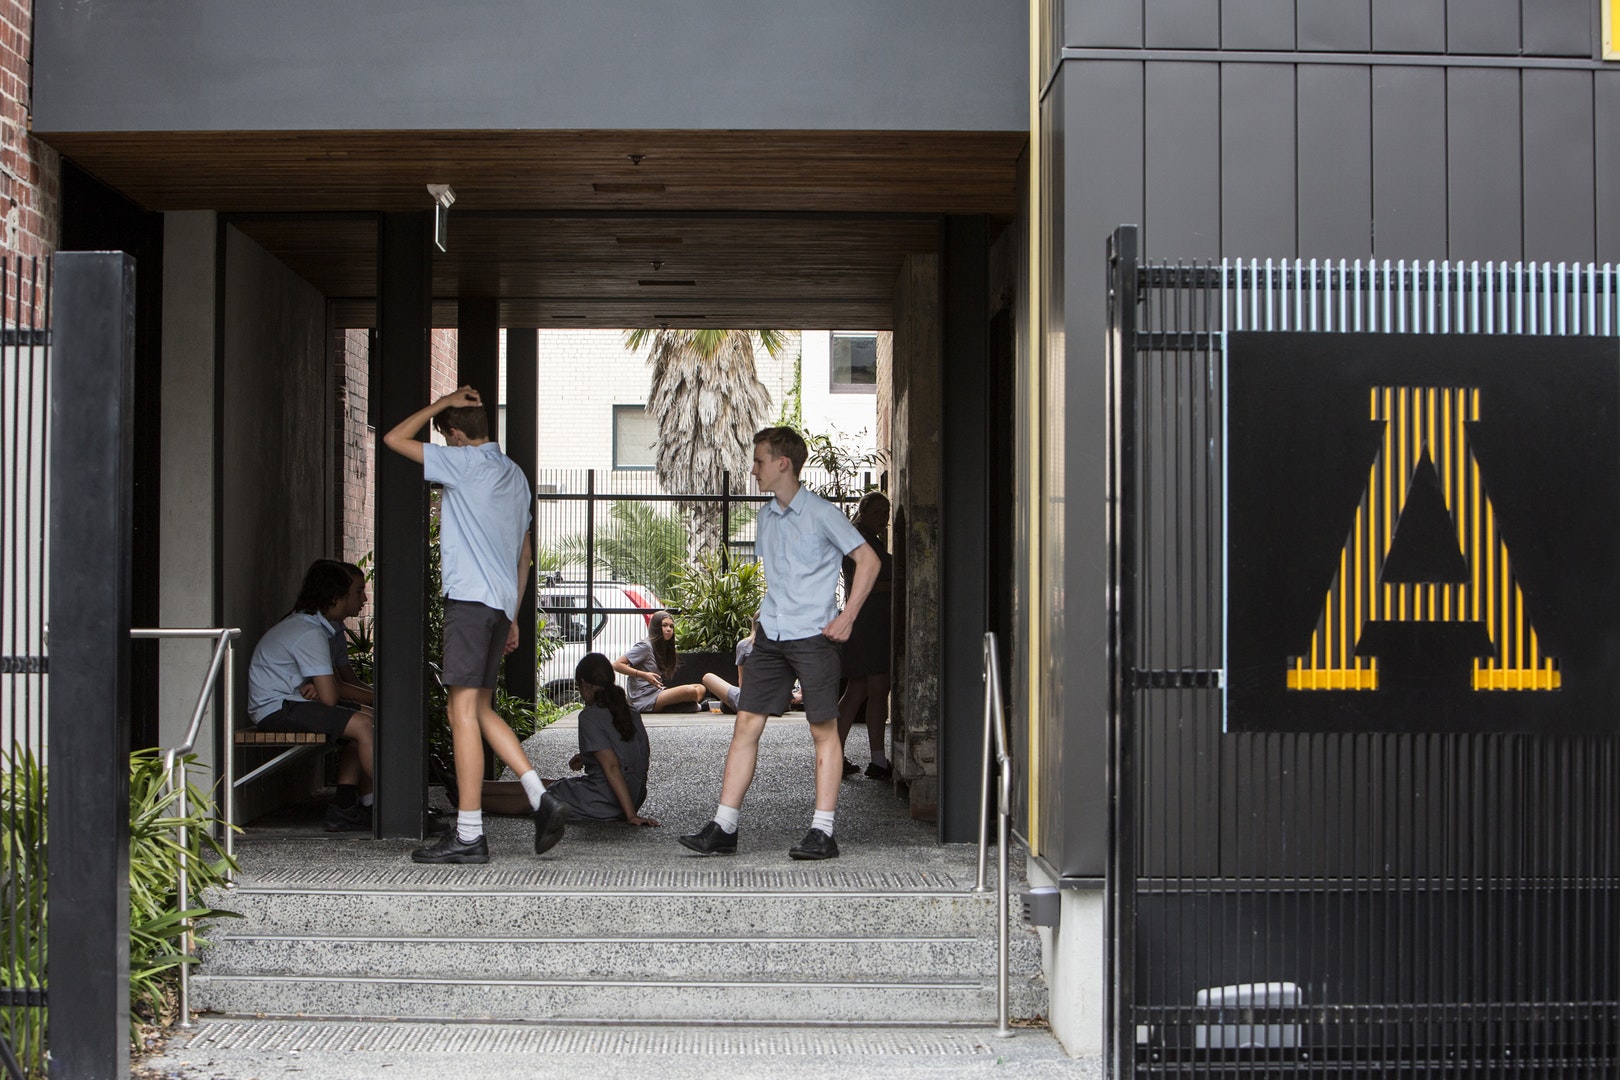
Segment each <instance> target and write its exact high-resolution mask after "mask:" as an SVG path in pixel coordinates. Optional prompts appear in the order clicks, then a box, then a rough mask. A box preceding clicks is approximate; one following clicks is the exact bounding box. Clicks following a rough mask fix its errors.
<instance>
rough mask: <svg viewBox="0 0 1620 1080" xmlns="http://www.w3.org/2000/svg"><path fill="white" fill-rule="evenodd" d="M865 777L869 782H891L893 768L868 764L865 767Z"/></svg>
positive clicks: (891, 766)
mask: <svg viewBox="0 0 1620 1080" xmlns="http://www.w3.org/2000/svg"><path fill="white" fill-rule="evenodd" d="M866 776H867V779H869V780H892V779H893V778H894V766H893V765H873V764H870V763H868V764H867V766H866Z"/></svg>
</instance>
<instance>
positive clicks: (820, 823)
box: [810, 810, 833, 836]
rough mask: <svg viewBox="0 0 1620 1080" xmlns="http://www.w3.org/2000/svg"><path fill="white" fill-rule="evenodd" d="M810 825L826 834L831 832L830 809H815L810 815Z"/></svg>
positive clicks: (831, 813) (831, 816)
mask: <svg viewBox="0 0 1620 1080" xmlns="http://www.w3.org/2000/svg"><path fill="white" fill-rule="evenodd" d="M810 827H811V828H812V829H820V830H821V831H822V832H824V833H826V834H827V835H828V836H831V835H832V834H833V831H832V830H833V812H832V811H831V810H817V811H816V812H815V813H814V814H812V815H811V817H810Z"/></svg>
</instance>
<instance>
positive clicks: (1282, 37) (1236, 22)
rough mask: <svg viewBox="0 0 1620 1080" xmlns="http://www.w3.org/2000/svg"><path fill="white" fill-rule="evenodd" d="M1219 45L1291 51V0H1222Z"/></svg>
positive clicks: (1292, 4)
mask: <svg viewBox="0 0 1620 1080" xmlns="http://www.w3.org/2000/svg"><path fill="white" fill-rule="evenodd" d="M1221 48H1223V49H1231V50H1241V49H1259V50H1266V51H1271V50H1281V51H1283V52H1288V51H1291V50H1292V49H1293V48H1294V0H1222V2H1221Z"/></svg>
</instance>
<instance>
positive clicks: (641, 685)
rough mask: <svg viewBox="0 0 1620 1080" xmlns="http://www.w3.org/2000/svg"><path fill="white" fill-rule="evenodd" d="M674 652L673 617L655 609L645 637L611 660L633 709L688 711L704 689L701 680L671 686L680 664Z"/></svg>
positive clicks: (678, 657) (647, 711)
mask: <svg viewBox="0 0 1620 1080" xmlns="http://www.w3.org/2000/svg"><path fill="white" fill-rule="evenodd" d="M680 660H681V658H680V654H679V653H677V652H676V651H675V617H674V616H673V615H671V614H670V613H669V612H667V611H655V612H653V615H652V618H650V619H648V620H647V637H646V640H644V641H638V642H636V643H635V644H634V645H632V646H630V651H629V652H627V653H625V654H624V655H623V656H621V657H619V658H618V659H617V660H615V661H614V662H613V670H614V671H617V672H618V673H619V674H620V675H623V676H624V677H625V680H626V690H625V693H626V694H628V695H629V697H630V707H631V708H632V709H634V710H636V711H637V712H644V713H650V712H667V711H672V710H675V709H681V710H682V711H687V712H690V711H691V710H692V709H694V708H695V707H696V706H697V703H698V702H700V701H702V700H703V696H704V694H705V693H706V692H707V691H706V690H705V689H704V686H703V684H702V683H687V684H686V685H684V686H671V685H669V683H670V681H671V680H672V679H674V678H675V669H676V667H678V666H679V664H680Z"/></svg>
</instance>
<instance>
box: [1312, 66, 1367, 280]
mask: <svg viewBox="0 0 1620 1080" xmlns="http://www.w3.org/2000/svg"><path fill="white" fill-rule="evenodd" d="M1298 71H1299V253H1300V254H1301V255H1302V256H1307V257H1309V256H1322V257H1326V258H1334V259H1338V258H1345V259H1355V258H1363V259H1364V258H1367V257H1368V256H1370V255H1371V254H1372V160H1373V155H1372V72H1371V70H1370V69H1368V68H1365V67H1358V66H1354V65H1338V64H1301V65H1299V68H1298Z"/></svg>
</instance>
